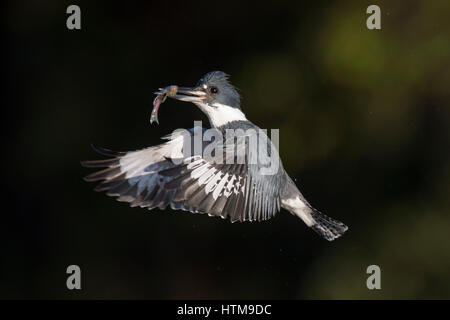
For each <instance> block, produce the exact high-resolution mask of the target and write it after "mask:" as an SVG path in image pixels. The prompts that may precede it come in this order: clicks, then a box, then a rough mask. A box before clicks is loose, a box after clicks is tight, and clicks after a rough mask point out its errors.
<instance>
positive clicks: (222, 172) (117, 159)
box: [82, 71, 347, 241]
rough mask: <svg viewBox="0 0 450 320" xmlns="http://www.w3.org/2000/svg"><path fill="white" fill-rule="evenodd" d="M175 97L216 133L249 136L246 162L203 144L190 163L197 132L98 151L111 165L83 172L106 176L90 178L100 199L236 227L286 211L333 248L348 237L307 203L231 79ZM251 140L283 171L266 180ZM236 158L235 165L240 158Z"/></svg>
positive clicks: (211, 79)
mask: <svg viewBox="0 0 450 320" xmlns="http://www.w3.org/2000/svg"><path fill="white" fill-rule="evenodd" d="M170 97H171V98H174V99H177V100H181V101H187V102H192V103H194V104H195V105H197V106H198V107H199V108H200V109H201V110H202V111H203V112H204V113H205V114H206V115H207V117H208V119H209V122H210V125H211V128H212V129H214V130H216V131H217V132H219V133H222V134H223V136H224V137H225V136H226V132H228V131H230V130H239V129H241V131H243V132H245V135H243V136H244V137H245V139H244V140H243V141H244V142H243V143H242V145H243V149H244V150H245V152H246V155H245V157H244V160H243V161H234V162H233V161H223V162H224V163H216V162H215V161H213V160H211V158H210V157H206V156H204V154H203V153H204V151H206V148H207V144H205V143H202V144H201V146H200V150H197V151H193V152H192V150H190V151H191V154H190V155H186V154H187V153H186V151H187V149H188V148H189V149H192V143H191V142H193V141H194V139H195V137H196V132H198V130H197V129H198V128H194V129H191V130H189V131H187V132H188V133H189V134H187V135H186V134H184V135H181V134H179V135H176V134H173V135H172V136H170V137H164V138H163V139H167V140H168V141H167V142H166V143H163V144H160V145H157V146H153V147H149V148H146V149H142V150H137V151H130V152H114V151H111V150H108V149H104V148H99V147H95V146H93V148H94V149H95V150H96V151H97V152H99V153H100V154H103V155H106V156H109V157H112V158H111V159H106V160H94V161H83V162H82V165H83V166H85V167H94V168H97V167H101V168H105V169H102V170H101V171H98V172H94V173H92V174H90V175H88V176H86V177H85V180H86V181H100V183H99V184H98V186H97V187H96V188H95V190H96V191H106V194H107V195H109V196H113V197H117V200H119V201H124V202H128V203H130V205H131V206H132V207H135V206H139V207H141V208H148V209H153V208H156V207H158V208H160V209H165V208H166V207H167V206H168V205H170V207H171V208H172V209H175V210H185V211H190V212H194V213H207V214H209V215H210V216H220V217H222V218H229V219H230V220H231V221H232V222H235V221H262V220H267V219H270V218H272V217H273V216H275V215H276V214H277V213H278V212H279V211H280V208H284V209H286V210H288V211H289V212H291V213H292V214H293V215H296V216H298V217H299V218H300V219H302V220H303V221H304V222H305V224H306V225H307V226H308V227H310V228H312V229H313V230H314V231H316V232H317V233H318V234H319V235H321V236H322V237H323V238H325V239H326V240H329V241H332V240H334V239H336V238H338V237H340V236H341V235H342V234H343V233H344V232H345V231H346V230H347V226H346V225H345V224H343V223H342V222H340V221H337V220H334V219H332V218H330V217H328V216H326V215H325V214H323V213H321V212H319V211H318V210H316V209H314V208H313V207H312V206H311V205H310V204H309V203H308V202H307V201H306V200H305V198H304V197H303V195H302V194H301V193H300V191H299V189H298V188H297V186H296V185H295V183H294V182H293V181H292V179H291V178H290V177H289V175H288V174H287V173H286V171H285V170H284V168H283V166H282V163H281V160H280V159H279V155H278V151H277V150H276V148H275V147H274V146H273V144H272V143H271V141H270V140H269V138H268V137H267V136H266V134H265V133H264V131H262V130H261V129H259V128H258V127H257V126H256V125H254V124H253V123H251V122H250V121H249V120H247V118H246V117H245V115H244V113H243V112H242V110H241V103H240V96H239V94H238V92H237V91H236V89H235V88H234V86H233V85H231V84H230V82H229V81H228V75H226V74H225V73H224V72H221V71H213V72H209V73H207V74H206V75H205V76H203V78H201V79H200V81H199V82H198V83H197V85H196V86H194V87H191V88H188V87H177V91H176V93H175V92H174V94H172V95H170ZM249 129H250V130H249ZM205 130H206V129H203V128H202V129H200V132H204V131H205ZM248 132H250V134H248ZM253 137H255V138H265V139H262V140H263V141H267V142H266V144H267V145H268V153H269V155H270V157H274V158H275V160H277V163H278V165H277V168H276V170H274V171H273V172H272V173H270V174H264V173H262V169H264V168H266V169H267V163H266V164H263V163H262V162H261V161H259V160H257V161H254V162H251V161H250V159H251V158H252V157H251V154H252V153H255V152H257V149H258V148H259V147H261V146H259V147H256V148H255V147H253V146H252V145H251V143H250V141H251V140H252V138H253ZM256 140H257V139H256ZM233 141H234V140H233ZM258 141H260V140H258ZM263 143H264V142H263ZM194 144H195V142H194ZM229 144H230V142H229V139H225V138H224V139H223V141H222V145H223V146H227V145H229ZM232 154H233V153H232ZM233 157H234V160H236V155H234V156H232V157H231V158H233ZM253 158H255V157H253ZM256 158H258V157H256ZM175 160H177V161H175ZM231 160H233V159H231ZM241 160H242V159H241Z"/></svg>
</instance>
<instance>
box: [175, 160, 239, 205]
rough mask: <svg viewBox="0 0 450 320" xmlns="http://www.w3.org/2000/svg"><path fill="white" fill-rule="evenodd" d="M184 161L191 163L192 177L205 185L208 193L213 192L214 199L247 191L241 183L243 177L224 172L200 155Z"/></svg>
mask: <svg viewBox="0 0 450 320" xmlns="http://www.w3.org/2000/svg"><path fill="white" fill-rule="evenodd" d="M184 163H189V164H188V165H187V168H188V169H191V170H192V171H191V173H190V177H191V178H192V179H195V180H197V184H198V185H199V186H200V187H201V186H204V190H205V193H206V194H210V193H212V196H213V198H214V200H217V199H218V198H219V197H221V196H225V197H226V198H228V197H230V196H231V195H232V194H238V193H239V192H242V193H244V192H245V188H244V186H243V185H242V184H241V183H240V182H241V180H242V177H240V176H238V175H235V174H230V173H229V172H223V171H221V170H219V169H217V168H215V167H214V166H212V165H211V164H210V163H208V162H206V161H205V160H204V159H202V158H199V157H198V156H195V157H190V158H186V159H185V160H184Z"/></svg>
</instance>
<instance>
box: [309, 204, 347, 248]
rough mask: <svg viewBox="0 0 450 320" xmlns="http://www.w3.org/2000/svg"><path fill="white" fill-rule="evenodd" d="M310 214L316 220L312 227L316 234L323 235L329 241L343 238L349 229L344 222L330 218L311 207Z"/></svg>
mask: <svg viewBox="0 0 450 320" xmlns="http://www.w3.org/2000/svg"><path fill="white" fill-rule="evenodd" d="M308 209H309V214H310V215H311V218H312V219H313V220H314V223H313V224H312V225H311V226H310V227H311V229H313V230H314V231H315V232H317V233H318V234H319V235H321V236H322V237H323V238H325V239H326V240H328V241H333V240H334V239H336V238H339V237H340V236H342V235H343V234H344V233H345V231H347V229H348V227H347V226H346V225H345V224H343V223H342V222H340V221H338V220H335V219H333V218H330V217H329V216H327V215H325V214H323V213H322V212H320V211H319V210H316V209H314V208H312V207H309V208H308Z"/></svg>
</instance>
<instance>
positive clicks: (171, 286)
mask: <svg viewBox="0 0 450 320" xmlns="http://www.w3.org/2000/svg"><path fill="white" fill-rule="evenodd" d="M70 4H77V5H79V6H80V7H81V26H82V29H81V30H78V31H76V30H68V29H67V28H66V18H67V17H68V15H67V14H66V8H67V6H68V5H70ZM370 4H377V5H379V6H380V7H381V12H382V21H381V23H382V29H381V30H368V29H367V28H366V19H367V17H368V15H367V14H366V8H367V6H368V5H370ZM449 12H450V2H449V1H395V2H393V1H375V2H373V1H371V2H366V1H359V0H354V1H345V2H342V1H335V2H330V1H314V2H309V3H302V2H300V1H295V2H288V1H274V2H270V1H258V2H243V1H238V2H230V1H220V2H212V1H189V2H184V3H177V2H175V1H158V2H154V3H151V2H144V1H142V2H139V1H126V2H125V1H122V2H110V1H102V2H101V1H96V2H95V3H93V1H90V2H88V1H76V2H66V1H9V2H6V3H4V5H3V10H2V23H3V28H4V32H3V40H2V44H3V46H2V47H3V48H2V52H3V54H2V63H3V66H2V67H3V70H4V71H3V72H2V78H3V82H4V83H3V91H4V93H3V94H2V139H3V143H2V151H3V156H2V160H3V166H2V171H3V174H2V183H3V189H4V190H3V195H2V197H3V199H2V200H3V201H2V209H1V211H2V222H1V226H2V229H3V231H2V232H1V234H2V237H3V238H4V239H3V240H2V245H1V248H0V249H1V261H2V262H1V273H0V277H1V278H0V297H1V298H56V299H80V298H84V299H86V298H87V299H107V298H113V299H116V298H121V299H122V298H123V299H130V298H133V299H142V298H184V299H186V298H189V299H190V298H206V299H210V298H227V299H236V298H237V299H240V298H247V299H251V298H257V299H259V298H275V299H278V298H288V299H299V298H300V299H303V298H319V299H357V298H364V299H366V298H367V299H379V298H386V299H411V298H425V299H428V298H449V297H450V280H449V279H450V236H449V231H450V216H449V213H450V212H449V207H450V206H449V191H450V165H449V145H450V143H449V142H450V134H449V125H450V118H449V117H450V110H449V104H450V90H449V88H450V59H449V58H450V40H449V39H450V37H449V36H450V32H449V31H450V20H449V18H448V14H449ZM217 69H218V70H223V71H225V72H227V73H229V74H230V75H231V76H232V78H231V80H232V82H233V83H234V84H235V85H236V86H237V87H238V88H239V89H240V91H241V94H242V96H243V110H244V112H245V113H246V115H247V117H248V118H249V119H251V120H252V121H253V122H254V123H255V124H257V125H259V126H260V127H262V128H269V129H270V128H279V129H280V144H281V145H280V154H281V157H282V159H283V164H284V166H285V168H286V170H287V171H288V173H289V174H290V175H291V176H292V177H295V178H297V180H296V181H297V184H298V185H299V187H300V189H301V190H302V192H303V193H304V195H305V197H306V198H307V199H308V200H309V201H310V203H311V204H313V205H314V206H316V207H317V208H318V209H320V210H321V211H323V212H325V213H327V214H328V215H330V216H332V217H334V218H337V219H339V220H342V221H344V222H345V223H346V224H348V225H349V227H350V229H349V231H348V233H347V234H346V235H345V236H343V237H342V238H341V239H338V240H337V241H335V242H332V243H329V242H327V241H325V240H323V239H321V238H319V237H318V236H317V235H316V234H315V233H314V232H313V231H311V230H309V229H308V228H307V227H306V226H305V225H304V223H303V222H302V221H300V220H299V219H298V218H296V217H294V216H292V215H290V214H289V213H287V212H286V211H282V212H281V213H280V214H279V215H278V216H277V217H276V218H275V219H272V220H269V221H267V222H263V223H236V224H231V223H229V222H228V221H223V220H222V219H217V218H208V217H206V216H200V215H193V214H190V213H185V212H173V211H171V210H169V209H168V210H165V211H160V210H158V209H155V210H153V211H146V210H144V209H138V208H129V207H128V205H127V204H124V203H119V202H116V201H114V200H113V199H112V198H109V197H106V196H105V195H104V194H99V193H95V192H93V191H92V188H93V187H94V185H92V184H88V183H86V182H84V181H83V180H82V177H83V176H84V175H86V174H88V173H89V172H91V170H88V169H85V168H82V167H81V166H80V165H79V161H80V160H87V159H97V158H99V156H98V155H96V154H95V153H94V152H93V151H92V150H91V149H90V147H89V145H90V143H96V144H98V145H101V146H105V147H108V148H111V149H113V150H122V151H127V150H135V149H139V148H143V147H147V146H150V145H154V144H157V143H160V141H161V140H160V139H159V137H161V136H163V135H165V134H168V133H170V132H172V131H173V130H174V129H177V128H190V127H192V126H193V121H194V120H198V119H201V120H203V122H204V124H205V125H206V123H207V118H206V117H205V116H204V115H203V114H202V113H201V112H200V111H199V110H197V109H196V108H195V107H194V106H193V105H189V104H186V103H181V102H177V101H173V100H171V101H168V102H166V103H165V104H164V105H163V107H162V108H161V110H160V123H161V125H160V126H156V125H150V124H149V119H150V112H151V102H152V100H153V94H152V93H153V91H154V90H155V89H157V88H158V87H161V86H165V85H169V84H179V85H193V84H195V82H196V81H197V80H198V79H199V78H200V77H201V76H202V75H203V74H204V73H206V72H208V71H211V70H217ZM71 264H76V265H79V266H80V267H81V270H82V290H81V291H76V290H74V291H69V290H67V288H66V277H67V275H66V268H67V266H68V265H71ZM371 264H377V265H379V266H380V267H381V272H382V275H381V281H382V290H378V291H376V290H373V291H370V290H368V289H367V288H366V278H367V276H368V275H367V274H366V268H367V266H369V265H371Z"/></svg>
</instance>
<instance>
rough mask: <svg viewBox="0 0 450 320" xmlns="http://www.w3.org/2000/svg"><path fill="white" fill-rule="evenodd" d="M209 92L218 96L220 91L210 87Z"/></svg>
mask: <svg viewBox="0 0 450 320" xmlns="http://www.w3.org/2000/svg"><path fill="white" fill-rule="evenodd" d="M209 92H211V93H214V94H216V93H217V92H219V89H217V87H210V88H209Z"/></svg>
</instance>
